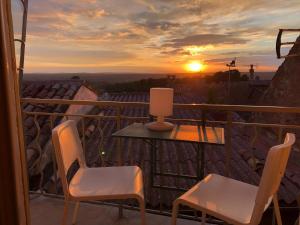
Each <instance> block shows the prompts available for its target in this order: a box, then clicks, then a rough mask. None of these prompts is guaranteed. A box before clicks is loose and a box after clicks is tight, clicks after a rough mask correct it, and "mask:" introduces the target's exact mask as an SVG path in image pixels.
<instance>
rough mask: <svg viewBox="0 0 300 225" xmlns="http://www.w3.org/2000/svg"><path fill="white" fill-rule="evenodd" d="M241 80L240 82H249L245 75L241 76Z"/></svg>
mask: <svg viewBox="0 0 300 225" xmlns="http://www.w3.org/2000/svg"><path fill="white" fill-rule="evenodd" d="M241 80H242V81H248V80H249V77H248V75H247V74H243V75H242V77H241Z"/></svg>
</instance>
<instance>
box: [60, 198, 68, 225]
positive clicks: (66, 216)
mask: <svg viewBox="0 0 300 225" xmlns="http://www.w3.org/2000/svg"><path fill="white" fill-rule="evenodd" d="M68 210H69V201H68V200H67V199H65V205H64V214H63V218H62V223H61V224H62V225H66V224H67V219H68Z"/></svg>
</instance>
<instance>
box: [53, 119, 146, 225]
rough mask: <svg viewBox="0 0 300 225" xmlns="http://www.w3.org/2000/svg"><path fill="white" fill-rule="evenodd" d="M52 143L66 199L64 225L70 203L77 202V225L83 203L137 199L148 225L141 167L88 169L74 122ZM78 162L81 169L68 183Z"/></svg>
mask: <svg viewBox="0 0 300 225" xmlns="http://www.w3.org/2000/svg"><path fill="white" fill-rule="evenodd" d="M52 140H53V145H54V149H55V155H56V159H57V165H58V170H59V174H60V177H61V181H62V186H63V191H64V196H65V206H64V215H63V220H62V224H66V222H67V214H68V205H69V202H70V201H74V202H76V205H75V209H74V214H73V219H72V224H75V223H76V219H77V214H78V208H79V202H80V201H89V200H111V199H114V200H117V199H118V200H120V199H136V200H137V201H138V203H139V206H140V211H141V220H142V225H145V202H144V192H143V177H142V170H141V169H140V168H139V167H137V166H123V167H100V168H88V167H87V166H86V163H85V159H84V154H83V149H82V145H81V142H80V138H79V135H78V131H77V128H76V124H75V122H74V121H72V120H68V121H66V122H64V123H62V124H60V125H59V126H57V127H56V128H55V129H53V131H52ZM76 160H78V163H79V165H80V168H79V170H78V171H77V172H76V174H75V175H74V176H73V178H72V179H71V181H70V182H69V183H68V181H67V177H66V176H67V173H68V170H69V168H70V166H71V165H72V164H73V163H74V162H75V161H76Z"/></svg>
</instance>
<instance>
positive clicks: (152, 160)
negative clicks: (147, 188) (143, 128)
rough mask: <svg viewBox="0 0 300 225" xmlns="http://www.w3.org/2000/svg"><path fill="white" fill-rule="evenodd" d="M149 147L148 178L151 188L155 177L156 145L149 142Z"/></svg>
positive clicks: (152, 141) (153, 142)
mask: <svg viewBox="0 0 300 225" xmlns="http://www.w3.org/2000/svg"><path fill="white" fill-rule="evenodd" d="M150 147H151V150H150V151H151V152H150V156H151V157H150V170H151V177H150V183H151V187H153V185H154V176H155V171H156V168H155V166H156V143H155V141H154V140H151V141H150Z"/></svg>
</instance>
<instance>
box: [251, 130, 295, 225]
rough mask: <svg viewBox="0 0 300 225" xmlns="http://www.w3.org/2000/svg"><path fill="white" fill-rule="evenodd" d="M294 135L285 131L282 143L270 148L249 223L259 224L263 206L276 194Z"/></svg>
mask: <svg viewBox="0 0 300 225" xmlns="http://www.w3.org/2000/svg"><path fill="white" fill-rule="evenodd" d="M294 143H295V135H294V134H291V133H287V134H286V136H285V140H284V143H283V144H280V145H277V146H274V147H272V148H271V149H270V151H269V153H268V156H267V159H266V163H265V167H264V170H263V174H262V177H261V180H260V184H259V189H258V192H257V196H256V200H255V207H254V209H253V214H252V217H251V222H250V223H251V224H259V222H260V220H261V217H262V215H263V213H264V211H265V208H266V207H267V206H268V205H269V203H270V202H271V200H272V198H273V196H274V194H276V192H277V190H278V188H279V186H280V183H281V179H282V177H283V176H284V173H285V169H286V165H287V162H288V159H289V155H290V152H291V148H292V145H293V144H294Z"/></svg>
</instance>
